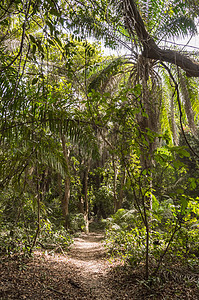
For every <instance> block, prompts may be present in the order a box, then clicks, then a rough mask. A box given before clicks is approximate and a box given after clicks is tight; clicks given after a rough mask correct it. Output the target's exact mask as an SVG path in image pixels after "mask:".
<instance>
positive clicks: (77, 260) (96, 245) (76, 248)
mask: <svg viewBox="0 0 199 300" xmlns="http://www.w3.org/2000/svg"><path fill="white" fill-rule="evenodd" d="M103 238H104V235H103V233H90V234H88V235H86V234H83V233H82V234H81V236H80V237H78V238H75V240H74V244H73V245H72V247H71V250H70V252H69V261H68V262H69V264H70V265H71V266H74V267H75V268H76V272H77V276H78V281H79V282H81V285H82V286H84V287H86V289H87V290H89V294H90V297H91V298H92V299H113V297H114V298H115V296H114V295H113V293H114V291H113V290H112V289H110V288H109V284H108V280H107V275H108V273H109V271H110V269H111V268H112V267H113V264H112V263H111V262H110V261H108V260H107V255H106V249H105V247H104V245H103V244H104V242H103ZM87 297H88V294H87ZM115 299H116V298H115ZM124 299H125V298H124Z"/></svg>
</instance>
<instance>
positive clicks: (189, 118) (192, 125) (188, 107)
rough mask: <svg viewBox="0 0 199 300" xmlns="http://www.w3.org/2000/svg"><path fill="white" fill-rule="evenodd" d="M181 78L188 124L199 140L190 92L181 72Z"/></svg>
mask: <svg viewBox="0 0 199 300" xmlns="http://www.w3.org/2000/svg"><path fill="white" fill-rule="evenodd" d="M179 78H180V86H181V91H182V97H183V100H184V108H185V113H186V116H187V121H188V124H189V127H190V129H191V132H192V134H193V136H194V137H195V138H197V136H198V130H197V127H196V125H195V122H194V112H193V109H192V105H191V99H190V95H189V91H188V88H187V82H186V79H185V77H184V76H183V74H182V73H181V72H179Z"/></svg>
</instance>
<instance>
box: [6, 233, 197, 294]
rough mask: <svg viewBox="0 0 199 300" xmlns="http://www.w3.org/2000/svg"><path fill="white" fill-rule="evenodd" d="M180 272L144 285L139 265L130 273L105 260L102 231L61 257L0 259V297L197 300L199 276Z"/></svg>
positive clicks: (40, 255)
mask: <svg viewBox="0 0 199 300" xmlns="http://www.w3.org/2000/svg"><path fill="white" fill-rule="evenodd" d="M181 271H183V270H181ZM184 271H185V270H184ZM184 271H183V273H184ZM180 273H182V272H179V273H178V276H177V275H176V276H171V274H170V273H169V274H170V276H168V274H167V275H166V273H165V275H164V276H163V275H162V279H161V280H159V281H158V282H155V283H153V284H151V285H150V284H149V283H147V282H146V281H145V280H144V269H143V267H140V268H137V269H135V270H133V269H130V268H129V267H125V266H124V265H123V263H122V262H121V261H120V260H118V259H115V260H110V259H109V258H108V256H107V253H106V249H105V247H104V246H103V233H90V234H89V235H86V234H83V233H82V234H81V235H79V237H76V238H75V241H74V244H73V245H72V246H71V249H70V251H69V252H68V253H66V254H64V253H61V254H53V253H52V254H51V255H50V254H49V253H46V252H45V251H35V252H34V257H33V258H31V259H24V258H23V259H22V257H20V256H17V257H16V256H14V257H12V258H9V259H8V258H0V299H1V300H7V299H30V300H32V299H38V300H40V299H46V300H51V299H53V300H54V299H71V300H72V299H77V300H78V299H79V300H81V299H88V300H89V299H96V300H98V299H99V300H109V299H112V300H116V299H132V300H133V299H135V300H136V299H138V300H142V299H170V300H174V299H181V300H182V299H185V300H188V299H194V300H195V299H196V300H197V299H199V287H198V288H197V284H196V280H198V285H199V274H197V276H198V277H197V278H195V277H194V276H195V275H194V276H192V277H191V275H190V276H188V275H187V273H186V276H185V275H183V276H182V274H181V276H179V274H180Z"/></svg>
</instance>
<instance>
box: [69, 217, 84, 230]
mask: <svg viewBox="0 0 199 300" xmlns="http://www.w3.org/2000/svg"><path fill="white" fill-rule="evenodd" d="M69 222H70V231H71V232H77V231H83V230H84V228H85V220H84V215H83V214H82V213H79V214H70V221H69Z"/></svg>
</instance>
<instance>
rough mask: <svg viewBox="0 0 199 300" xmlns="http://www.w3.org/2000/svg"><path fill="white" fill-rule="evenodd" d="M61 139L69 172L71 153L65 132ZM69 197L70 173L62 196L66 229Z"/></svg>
mask: <svg viewBox="0 0 199 300" xmlns="http://www.w3.org/2000/svg"><path fill="white" fill-rule="evenodd" d="M61 141H62V149H63V154H64V158H65V161H66V165H67V167H68V172H69V154H68V153H67V152H68V151H67V148H66V140H65V137H64V135H63V134H62V135H61ZM69 199H70V176H69V174H68V175H66V177H65V181H64V197H63V198H62V211H63V216H64V221H65V227H66V229H68V227H69V211H68V205H69Z"/></svg>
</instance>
